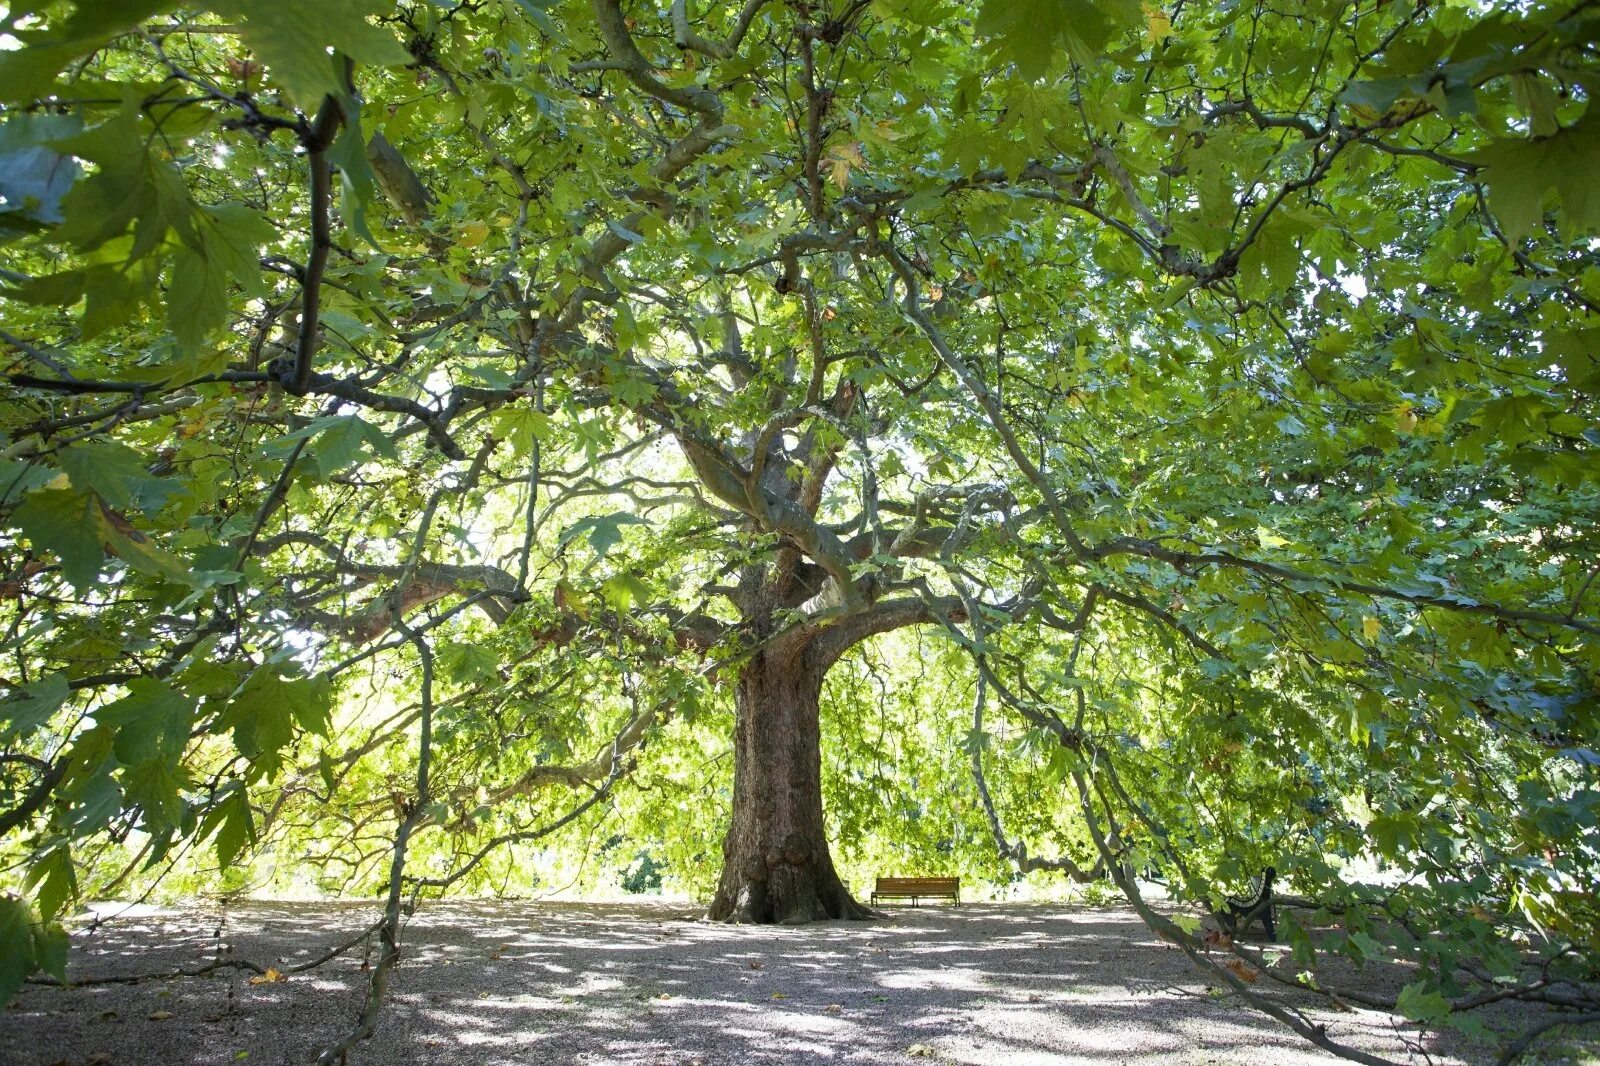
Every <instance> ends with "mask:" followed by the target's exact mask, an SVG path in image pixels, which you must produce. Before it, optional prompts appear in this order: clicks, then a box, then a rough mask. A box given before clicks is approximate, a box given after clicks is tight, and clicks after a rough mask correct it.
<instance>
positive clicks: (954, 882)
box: [872, 877, 961, 906]
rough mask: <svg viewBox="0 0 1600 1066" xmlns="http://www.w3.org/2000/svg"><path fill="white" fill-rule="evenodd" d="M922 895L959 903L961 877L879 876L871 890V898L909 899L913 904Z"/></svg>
mask: <svg viewBox="0 0 1600 1066" xmlns="http://www.w3.org/2000/svg"><path fill="white" fill-rule="evenodd" d="M924 897H926V898H928V899H949V900H950V901H951V902H953V903H955V904H956V906H960V905H961V879H960V878H959V877H880V878H878V881H877V885H876V886H875V887H874V888H873V890H872V898H873V900H874V902H875V901H877V900H878V899H879V898H882V899H909V900H911V902H912V905H913V906H914V905H915V904H916V902H917V901H918V900H920V899H923V898H924Z"/></svg>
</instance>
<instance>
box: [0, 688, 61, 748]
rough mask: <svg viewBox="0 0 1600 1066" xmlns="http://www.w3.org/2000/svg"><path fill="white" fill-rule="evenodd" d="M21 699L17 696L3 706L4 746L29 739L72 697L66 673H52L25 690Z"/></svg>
mask: <svg viewBox="0 0 1600 1066" xmlns="http://www.w3.org/2000/svg"><path fill="white" fill-rule="evenodd" d="M22 691H23V693H25V695H23V696H22V697H20V698H16V697H13V698H12V699H8V700H6V701H5V702H4V703H0V723H4V728H0V745H4V744H9V743H11V742H12V741H13V740H16V739H17V738H18V737H27V736H29V735H30V734H32V733H33V732H34V730H36V729H38V728H39V727H40V726H42V725H44V724H45V723H46V722H48V721H49V720H50V716H51V715H53V714H55V713H56V710H57V709H58V708H60V706H61V705H62V704H63V703H65V702H67V697H68V696H70V695H71V694H72V690H71V688H69V687H68V685H67V675H66V674H51V675H50V676H49V677H46V678H43V679H41V680H39V681H35V682H34V683H33V684H31V685H27V686H25V687H24V688H23V689H22Z"/></svg>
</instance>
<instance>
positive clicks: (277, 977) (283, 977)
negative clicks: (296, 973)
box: [250, 966, 289, 985]
mask: <svg viewBox="0 0 1600 1066" xmlns="http://www.w3.org/2000/svg"><path fill="white" fill-rule="evenodd" d="M288 979H289V975H288V974H286V973H284V972H283V971H282V970H280V969H278V968H277V967H276V966H268V967H267V972H266V973H258V974H256V975H255V976H254V977H252V978H250V983H251V984H253V985H275V984H277V983H278V982H279V981H287V980H288Z"/></svg>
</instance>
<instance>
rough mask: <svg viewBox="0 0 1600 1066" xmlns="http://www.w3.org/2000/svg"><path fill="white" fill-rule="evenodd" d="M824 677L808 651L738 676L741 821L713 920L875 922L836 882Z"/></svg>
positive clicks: (735, 825)
mask: <svg viewBox="0 0 1600 1066" xmlns="http://www.w3.org/2000/svg"><path fill="white" fill-rule="evenodd" d="M823 672H824V666H823V665H822V664H821V663H819V662H818V661H817V660H816V657H815V656H814V655H811V654H808V653H807V652H804V651H802V652H800V653H799V654H798V655H793V654H790V655H784V656H781V657H776V656H774V655H773V654H772V653H766V654H762V655H758V656H757V657H756V658H755V659H753V660H752V661H751V662H750V663H749V664H748V665H747V666H746V667H745V668H744V670H743V671H742V672H741V673H740V675H739V683H738V690H737V693H736V696H735V724H734V740H733V755H734V771H733V819H732V822H731V824H730V825H729V826H728V835H727V837H726V839H725V840H724V841H723V844H722V857H723V867H722V880H721V881H720V883H719V884H718V886H717V895H716V898H715V899H714V900H713V901H712V903H711V911H710V917H711V918H713V919H716V920H718V921H733V922H760V923H783V924H799V923H802V922H810V921H817V920H820V919H824V918H867V917H870V916H871V915H872V912H871V911H870V910H868V909H867V908H866V907H863V906H862V905H861V904H859V903H857V902H856V901H855V899H853V898H852V897H851V895H850V892H849V890H848V889H846V888H845V887H844V884H843V883H842V882H841V881H840V880H839V875H838V874H837V873H835V872H834V869H833V858H832V856H831V855H830V854H829V853H828V840H827V836H826V835H825V833H824V831H823V824H822V752H821V737H820V732H819V724H818V720H817V714H818V700H819V698H820V697H821V694H822V676H823Z"/></svg>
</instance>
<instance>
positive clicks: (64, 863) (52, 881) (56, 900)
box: [25, 846, 78, 922]
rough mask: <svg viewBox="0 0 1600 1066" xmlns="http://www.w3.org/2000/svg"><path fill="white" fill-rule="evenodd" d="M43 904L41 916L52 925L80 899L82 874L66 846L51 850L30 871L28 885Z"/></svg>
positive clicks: (37, 860)
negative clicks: (68, 906)
mask: <svg viewBox="0 0 1600 1066" xmlns="http://www.w3.org/2000/svg"><path fill="white" fill-rule="evenodd" d="M25 883H26V885H27V887H28V888H29V889H31V890H32V891H33V893H34V897H35V898H36V899H37V900H38V903H39V915H40V917H42V918H43V919H44V920H45V921H46V922H49V921H52V920H54V919H55V917H56V916H57V915H59V914H60V913H61V912H62V911H63V910H64V909H65V908H66V906H67V904H68V903H70V902H72V901H73V900H74V899H76V898H77V896H78V874H77V871H76V870H75V869H74V868H73V865H72V853H71V852H69V851H68V850H67V848H66V847H65V846H61V847H55V848H51V849H50V850H49V851H47V852H45V853H44V856H43V857H42V858H39V859H36V860H35V861H34V862H33V864H32V865H31V866H29V868H28V878H27V881H26V882H25Z"/></svg>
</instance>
